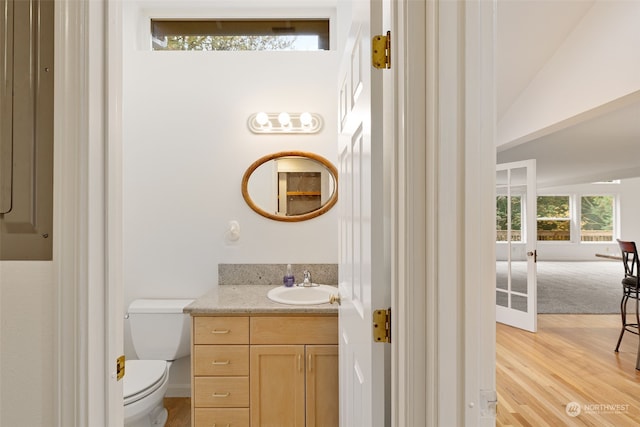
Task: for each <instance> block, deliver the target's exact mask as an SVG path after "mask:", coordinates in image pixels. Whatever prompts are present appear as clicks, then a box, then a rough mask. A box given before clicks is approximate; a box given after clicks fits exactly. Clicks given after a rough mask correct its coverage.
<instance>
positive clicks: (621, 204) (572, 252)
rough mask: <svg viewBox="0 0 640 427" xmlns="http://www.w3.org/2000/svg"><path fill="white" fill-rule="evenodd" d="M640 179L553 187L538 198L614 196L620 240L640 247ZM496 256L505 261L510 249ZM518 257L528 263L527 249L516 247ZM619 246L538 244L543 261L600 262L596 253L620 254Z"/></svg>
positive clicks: (498, 251)
mask: <svg viewBox="0 0 640 427" xmlns="http://www.w3.org/2000/svg"><path fill="white" fill-rule="evenodd" d="M639 190H640V178H635V179H626V180H622V181H621V182H620V184H581V185H571V186H564V187H550V188H544V189H539V190H538V195H571V194H578V195H601V194H613V195H616V196H617V197H618V212H617V216H618V221H619V222H618V224H619V226H618V230H616V231H617V236H616V237H618V238H621V239H624V240H635V241H637V242H639V243H640V221H638V218H640V198H639V197H638V192H639ZM496 247H497V248H496V256H497V258H498V259H505V256H506V250H505V249H506V245H504V244H497V245H496ZM514 250H515V251H516V254H517V255H518V256H519V257H520V258H521V259H524V253H525V249H524V247H523V246H522V245H517V244H514ZM619 252H620V251H619V249H618V244H617V243H616V242H612V243H601V242H584V243H573V242H538V260H540V261H560V260H567V261H580V260H582V261H598V260H599V258H597V257H596V256H595V254H596V253H610V254H616V253H619Z"/></svg>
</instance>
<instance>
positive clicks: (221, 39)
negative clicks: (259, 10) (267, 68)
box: [151, 18, 329, 51]
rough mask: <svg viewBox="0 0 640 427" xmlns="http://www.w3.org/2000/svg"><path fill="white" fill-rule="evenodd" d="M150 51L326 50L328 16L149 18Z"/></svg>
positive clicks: (327, 44) (327, 45) (327, 42)
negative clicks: (273, 18)
mask: <svg viewBox="0 0 640 427" xmlns="http://www.w3.org/2000/svg"><path fill="white" fill-rule="evenodd" d="M151 40H152V49H153V50H199V51H251V50H269V51H276V50H329V19H327V18H323V19H277V20H258V19H245V20H240V19H222V20H221V19H206V20H197V19H190V20H170V19H152V20H151Z"/></svg>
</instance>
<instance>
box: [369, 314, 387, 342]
mask: <svg viewBox="0 0 640 427" xmlns="http://www.w3.org/2000/svg"><path fill="white" fill-rule="evenodd" d="M373 340H374V341H375V342H391V309H390V308H388V309H386V310H375V311H374V312H373Z"/></svg>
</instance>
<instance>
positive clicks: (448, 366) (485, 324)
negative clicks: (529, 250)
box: [392, 0, 496, 426]
mask: <svg viewBox="0 0 640 427" xmlns="http://www.w3.org/2000/svg"><path fill="white" fill-rule="evenodd" d="M396 12H397V17H396V20H395V23H396V28H397V31H396V35H395V37H394V38H395V40H396V41H397V43H398V46H397V49H396V50H397V51H398V52H400V53H399V55H398V56H399V57H397V58H396V59H395V64H397V66H398V67H399V69H398V71H397V75H398V81H397V82H396V84H397V89H396V93H397V94H398V104H397V124H398V126H397V129H398V134H397V136H396V138H397V147H396V149H397V165H396V170H397V172H396V178H397V183H396V196H395V197H396V198H395V206H396V207H397V209H396V210H395V219H394V221H393V222H394V233H393V234H394V238H393V245H394V246H393V253H394V256H393V272H392V276H393V279H394V282H395V285H394V286H392V287H393V291H392V292H393V299H394V302H393V306H394V307H393V310H394V313H395V314H394V315H393V322H394V326H393V332H392V336H394V337H395V338H396V339H395V340H394V344H393V346H394V349H393V363H392V365H393V367H392V369H393V377H394V380H393V399H392V408H393V409H392V412H393V425H394V426H403V425H425V426H437V425H443V424H446V425H465V426H494V425H495V413H494V410H495V405H494V404H493V403H492V401H493V400H495V390H496V385H495V361H496V359H495V294H494V286H495V205H494V203H495V202H494V192H495V163H496V162H495V127H496V126H495V124H496V116H495V107H494V105H495V79H494V65H493V56H494V44H495V40H494V30H495V25H496V15H495V1H484V0H468V1H461V2H450V1H446V0H444V1H433V2H415V1H411V0H400V1H398V2H397V9H396ZM409 64H410V66H409ZM416 194H424V195H425V198H424V199H422V198H419V199H417V200H416V199H412V197H414V196H415V195H416ZM451 212H459V214H458V215H451ZM461 248H462V249H461ZM452 296H453V298H452ZM425 403H426V404H425Z"/></svg>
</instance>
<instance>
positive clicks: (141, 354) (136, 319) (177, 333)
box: [127, 299, 194, 360]
mask: <svg viewBox="0 0 640 427" xmlns="http://www.w3.org/2000/svg"><path fill="white" fill-rule="evenodd" d="M193 301H194V300H193V299H137V300H134V301H132V302H131V304H130V305H129V310H128V313H127V314H128V318H129V327H130V328H131V339H132V341H133V348H134V349H135V351H136V354H137V356H138V358H139V359H146V360H176V359H179V358H181V357H184V356H187V355H188V354H189V352H190V338H191V321H190V319H189V317H190V316H189V314H185V313H183V312H182V311H183V309H184V308H185V307H186V306H187V305H189V304H191V303H192V302H193Z"/></svg>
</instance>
